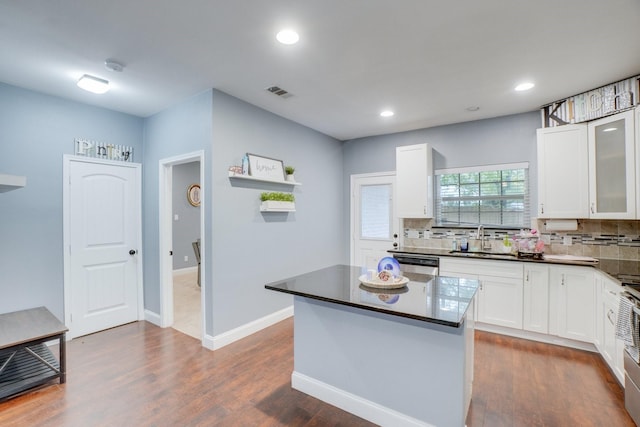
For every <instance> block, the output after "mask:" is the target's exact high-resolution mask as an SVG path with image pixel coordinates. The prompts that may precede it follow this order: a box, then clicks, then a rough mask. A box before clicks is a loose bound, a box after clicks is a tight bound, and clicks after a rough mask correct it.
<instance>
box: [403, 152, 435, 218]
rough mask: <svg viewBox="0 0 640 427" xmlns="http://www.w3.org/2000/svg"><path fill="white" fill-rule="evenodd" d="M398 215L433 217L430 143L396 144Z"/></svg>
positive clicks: (405, 216)
mask: <svg viewBox="0 0 640 427" xmlns="http://www.w3.org/2000/svg"><path fill="white" fill-rule="evenodd" d="M396 191H397V197H396V212H397V215H398V217H399V218H433V158H432V149H431V147H429V145H428V144H417V145H406V146H403V147H396Z"/></svg>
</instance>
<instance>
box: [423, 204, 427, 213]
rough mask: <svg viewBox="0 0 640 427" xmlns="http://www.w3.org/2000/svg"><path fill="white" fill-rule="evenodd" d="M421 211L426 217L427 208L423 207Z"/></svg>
mask: <svg viewBox="0 0 640 427" xmlns="http://www.w3.org/2000/svg"><path fill="white" fill-rule="evenodd" d="M423 211H424V214H425V215H426V214H427V206H426V205H425V206H424V207H423Z"/></svg>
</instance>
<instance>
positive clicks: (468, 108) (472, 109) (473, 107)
mask: <svg viewBox="0 0 640 427" xmlns="http://www.w3.org/2000/svg"><path fill="white" fill-rule="evenodd" d="M479 109H480V107H478V106H476V105H474V106H472V107H467V108H466V110H467V111H478V110H479Z"/></svg>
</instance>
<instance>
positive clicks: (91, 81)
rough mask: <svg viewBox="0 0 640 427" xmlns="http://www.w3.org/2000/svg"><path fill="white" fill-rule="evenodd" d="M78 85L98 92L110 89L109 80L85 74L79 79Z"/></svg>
mask: <svg viewBox="0 0 640 427" xmlns="http://www.w3.org/2000/svg"><path fill="white" fill-rule="evenodd" d="M78 87H80V88H82V89H84V90H86V91H89V92H92V93H97V94H102V93H105V92H107V91H108V90H109V82H108V81H107V80H103V79H100V78H98V77H94V76H90V75H89V74H85V75H84V76H82V77H80V80H78Z"/></svg>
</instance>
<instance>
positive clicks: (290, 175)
mask: <svg viewBox="0 0 640 427" xmlns="http://www.w3.org/2000/svg"><path fill="white" fill-rule="evenodd" d="M295 171H296V168H294V167H293V166H285V167H284V172H285V173H286V174H287V181H291V182H295V180H296V179H295V178H294V176H293V173H294V172H295Z"/></svg>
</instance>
